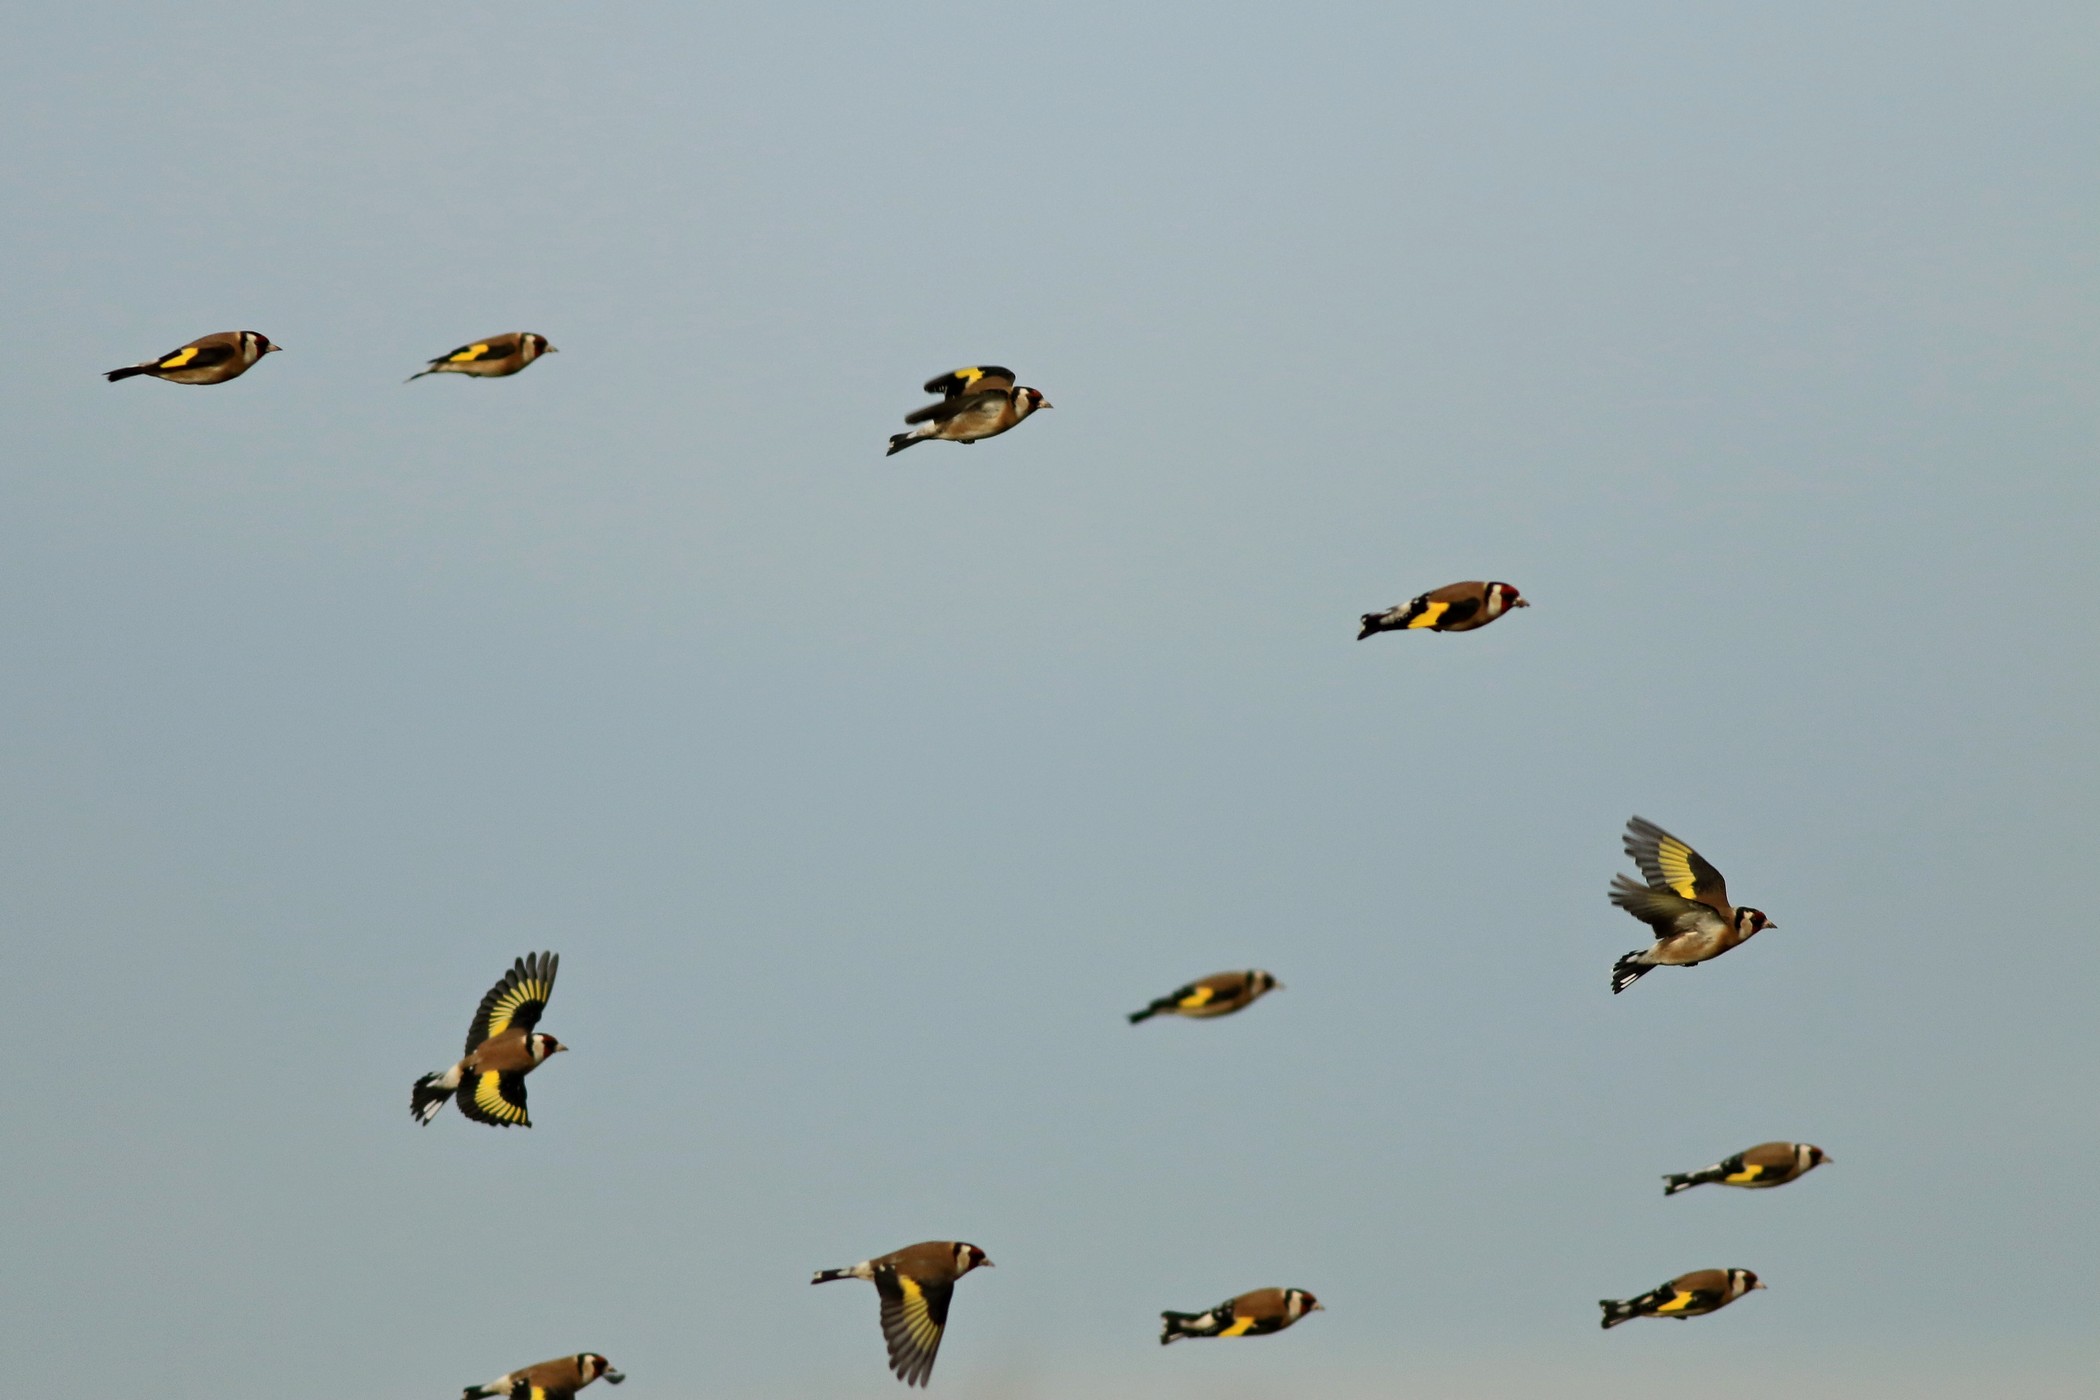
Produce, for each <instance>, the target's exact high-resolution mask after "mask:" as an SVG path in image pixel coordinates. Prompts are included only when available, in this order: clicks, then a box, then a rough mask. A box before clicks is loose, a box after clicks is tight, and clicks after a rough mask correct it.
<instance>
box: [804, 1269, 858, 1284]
mask: <svg viewBox="0 0 2100 1400" xmlns="http://www.w3.org/2000/svg"><path fill="white" fill-rule="evenodd" d="M855 1277H857V1275H856V1274H855V1273H854V1272H853V1270H851V1269H819V1270H817V1276H816V1277H815V1278H813V1279H811V1280H810V1282H811V1283H836V1282H837V1281H838V1280H840V1279H842V1278H855Z"/></svg>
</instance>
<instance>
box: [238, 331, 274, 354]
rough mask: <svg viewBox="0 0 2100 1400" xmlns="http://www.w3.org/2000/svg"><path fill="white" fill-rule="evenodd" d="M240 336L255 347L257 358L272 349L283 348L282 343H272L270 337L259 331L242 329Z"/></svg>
mask: <svg viewBox="0 0 2100 1400" xmlns="http://www.w3.org/2000/svg"><path fill="white" fill-rule="evenodd" d="M241 337H242V339H244V340H246V341H247V342H248V343H249V344H250V345H252V346H254V347H255V358H256V359H258V360H259V359H261V358H262V357H263V356H265V355H267V354H269V353H270V352H271V351H272V350H282V349H284V347H283V346H282V345H272V344H271V343H270V337H268V336H266V335H264V334H263V333H262V332H261V331H242V332H241Z"/></svg>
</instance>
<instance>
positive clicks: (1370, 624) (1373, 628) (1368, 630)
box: [1356, 613, 1385, 642]
mask: <svg viewBox="0 0 2100 1400" xmlns="http://www.w3.org/2000/svg"><path fill="white" fill-rule="evenodd" d="M1384 615H1385V614H1383V613H1365V614H1364V630H1363V631H1361V632H1359V633H1357V634H1356V640H1358V641H1359V642H1360V641H1362V640H1363V639H1364V638H1366V637H1368V636H1370V635H1371V634H1372V633H1373V632H1383V631H1384V630H1385V629H1384V628H1383V627H1380V626H1379V625H1378V619H1379V618H1381V617H1383V616H1384Z"/></svg>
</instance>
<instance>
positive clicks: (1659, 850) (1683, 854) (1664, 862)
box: [1655, 836, 1699, 899]
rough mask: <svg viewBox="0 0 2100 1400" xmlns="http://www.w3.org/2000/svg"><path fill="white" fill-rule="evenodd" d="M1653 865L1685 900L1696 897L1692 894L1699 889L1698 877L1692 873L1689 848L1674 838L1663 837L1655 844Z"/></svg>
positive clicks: (1690, 849) (1690, 850)
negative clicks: (1654, 864)
mask: <svg viewBox="0 0 2100 1400" xmlns="http://www.w3.org/2000/svg"><path fill="white" fill-rule="evenodd" d="M1655 863H1656V865H1657V866H1658V867H1660V868H1661V870H1662V873H1663V879H1664V880H1665V881H1666V882H1668V884H1669V886H1670V888H1671V889H1673V890H1675V891H1677V893H1678V894H1680V895H1682V896H1683V897H1684V898H1686V899H1696V898H1697V897H1698V896H1697V895H1696V894H1694V893H1693V891H1695V890H1696V889H1698V887H1699V877H1698V876H1696V875H1694V874H1693V873H1692V848H1691V847H1690V846H1687V845H1685V844H1684V842H1682V841H1680V840H1678V839H1677V838H1676V837H1674V836H1665V837H1663V838H1662V839H1661V840H1659V841H1657V842H1656V843H1655Z"/></svg>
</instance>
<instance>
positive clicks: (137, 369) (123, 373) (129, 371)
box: [102, 365, 153, 384]
mask: <svg viewBox="0 0 2100 1400" xmlns="http://www.w3.org/2000/svg"><path fill="white" fill-rule="evenodd" d="M152 368H153V366H151V365H126V366H125V367H124V368H122V369H113V370H110V371H109V372H108V373H106V374H104V375H103V376H102V377H103V378H104V379H107V380H108V381H109V382H110V383H112V384H114V383H116V382H117V381H118V380H119V379H129V378H131V377H132V376H133V375H134V374H144V373H146V372H147V371H148V370H150V369H152Z"/></svg>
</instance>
